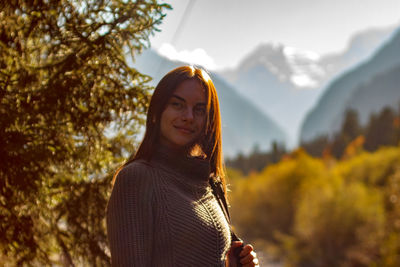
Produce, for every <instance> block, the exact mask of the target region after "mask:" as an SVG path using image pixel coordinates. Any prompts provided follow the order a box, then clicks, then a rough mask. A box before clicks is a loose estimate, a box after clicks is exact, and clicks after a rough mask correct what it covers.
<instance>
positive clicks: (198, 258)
mask: <svg viewBox="0 0 400 267" xmlns="http://www.w3.org/2000/svg"><path fill="white" fill-rule="evenodd" d="M208 177H209V164H208V162H207V161H204V160H200V159H197V158H188V157H186V156H182V155H181V154H179V153H175V152H174V151H171V150H168V149H166V148H165V147H160V148H159V149H158V151H157V153H155V156H154V157H153V158H152V160H151V161H150V162H145V161H143V160H137V161H134V162H132V163H130V164H128V165H127V166H125V167H124V168H123V169H122V170H121V171H120V172H119V174H118V175H117V178H116V181H115V184H114V187H113V190H112V194H111V197H110V200H109V203H108V207H107V232H108V239H109V243H110V250H111V258H112V265H113V266H166V267H167V266H168V267H169V266H185V267H186V266H202V267H203V266H224V262H225V255H226V253H227V251H228V249H229V247H230V243H231V237H230V230H229V225H228V223H227V221H226V219H225V217H224V214H223V212H222V211H221V208H220V206H219V205H218V203H217V201H216V199H215V197H214V195H213V194H212V192H211V189H210V187H209V185H208Z"/></svg>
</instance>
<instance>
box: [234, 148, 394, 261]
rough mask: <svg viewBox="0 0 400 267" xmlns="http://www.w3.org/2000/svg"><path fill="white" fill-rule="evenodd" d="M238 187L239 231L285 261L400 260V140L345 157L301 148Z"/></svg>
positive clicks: (236, 219)
mask: <svg viewBox="0 0 400 267" xmlns="http://www.w3.org/2000/svg"><path fill="white" fill-rule="evenodd" d="M232 188H233V189H232V194H231V203H232V215H233V222H234V223H235V226H236V228H237V230H238V232H239V233H240V234H241V235H242V236H243V237H244V238H245V239H246V241H247V242H252V243H254V244H255V245H256V248H257V249H258V250H264V251H265V252H266V253H267V254H269V255H272V256H274V257H276V258H277V259H279V260H280V261H283V262H284V263H285V264H286V265H287V266H398V265H399V263H400V257H399V255H400V238H399V236H400V147H390V148H389V147H387V148H381V149H379V150H378V151H376V152H374V153H367V152H362V153H360V154H356V155H353V156H352V157H349V158H346V159H343V160H341V161H335V160H333V159H332V158H326V159H317V158H312V157H310V156H308V155H307V154H306V153H304V152H303V151H302V150H298V151H295V152H293V153H292V154H291V155H289V156H288V157H285V158H284V159H283V160H281V161H280V162H279V163H277V164H274V165H270V166H268V167H267V168H265V169H264V170H263V171H262V172H260V173H258V174H256V173H253V174H251V175H249V176H247V177H242V178H241V179H240V178H239V177H237V175H236V178H235V179H234V181H233V185H232Z"/></svg>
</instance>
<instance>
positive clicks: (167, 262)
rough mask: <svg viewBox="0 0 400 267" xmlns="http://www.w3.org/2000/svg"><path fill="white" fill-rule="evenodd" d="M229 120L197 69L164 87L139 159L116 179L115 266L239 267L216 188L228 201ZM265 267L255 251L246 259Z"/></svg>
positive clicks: (154, 101) (183, 71)
mask: <svg viewBox="0 0 400 267" xmlns="http://www.w3.org/2000/svg"><path fill="white" fill-rule="evenodd" d="M224 174H225V173H224V169H223V163H222V147H221V121H220V111H219V103H218V98H217V93H216V90H215V87H214V85H213V83H212V81H211V79H210V78H209V76H208V74H207V73H206V72H205V71H204V70H202V69H200V68H194V67H191V66H184V67H179V68H176V69H174V70H172V71H171V72H169V73H168V74H167V75H166V76H165V77H164V78H162V79H161V81H160V82H159V84H158V85H157V87H156V89H155V91H154V94H153V96H152V98H151V101H150V107H149V110H148V114H147V122H146V133H145V136H144V138H143V141H142V143H141V145H140V146H139V149H138V150H137V152H136V154H134V155H132V156H131V157H130V158H129V159H128V161H127V162H126V163H125V164H124V165H123V167H122V168H121V169H120V170H119V171H118V172H117V174H116V175H115V177H116V178H115V183H114V187H113V191H112V194H111V197H110V200H109V203H108V208H107V231H108V237H109V241H110V249H111V258H112V264H113V265H114V266H236V262H235V259H234V256H233V255H234V253H233V251H234V249H235V248H238V247H240V246H242V242H240V241H233V242H232V241H231V232H230V227H229V224H228V222H227V218H225V215H224V212H223V210H222V208H221V206H220V205H219V203H218V201H217V200H216V197H215V196H214V195H213V193H212V190H211V188H210V186H209V178H210V177H212V179H219V180H220V181H221V183H222V185H223V188H224V192H225V194H226V184H225V175H224ZM239 260H240V261H241V263H242V264H243V266H257V264H258V260H257V257H256V254H255V253H254V251H253V248H252V246H251V245H246V246H243V249H242V251H241V252H240V255H239Z"/></svg>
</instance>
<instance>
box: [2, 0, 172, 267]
mask: <svg viewBox="0 0 400 267" xmlns="http://www.w3.org/2000/svg"><path fill="white" fill-rule="evenodd" d="M0 7H1V9H0V10H1V11H0V160H1V162H2V164H1V165H0V188H1V190H0V231H1V233H2V234H1V237H0V249H1V251H0V259H6V260H7V261H9V262H10V264H12V263H15V264H23V263H25V264H27V265H43V264H46V265H51V264H65V265H75V264H80V265H87V264H89V263H90V264H91V265H108V264H109V255H108V252H107V242H106V235H105V225H104V212H105V206H106V200H107V198H108V194H109V190H110V181H111V173H112V172H113V170H114V169H115V167H116V166H117V165H118V164H120V163H121V162H122V160H123V156H126V153H127V151H132V150H133V144H134V142H133V140H134V136H135V135H136V133H137V132H138V129H139V127H140V125H142V124H143V120H144V115H145V112H146V109H147V104H148V100H149V95H150V90H151V88H150V87H149V86H147V85H146V83H147V82H148V81H149V77H146V76H143V75H142V74H140V73H139V72H138V71H137V70H135V69H133V68H130V67H129V66H128V65H127V64H126V62H125V54H124V50H126V49H125V48H128V49H129V51H130V52H131V54H132V56H135V54H136V53H139V52H140V51H141V49H142V48H144V47H146V46H147V45H148V36H149V35H150V34H152V33H153V32H154V30H156V28H155V26H156V25H157V24H159V23H160V22H161V20H162V18H163V17H164V14H163V13H162V12H163V10H164V9H165V8H169V6H168V5H166V4H158V3H157V1H154V0H151V1H150V0H149V1H135V2H132V1H122V0H121V1H118V0H113V1H102V0H99V1H90V0H87V1H73V0H62V1H40V0H39V1H8V2H1V3H0Z"/></svg>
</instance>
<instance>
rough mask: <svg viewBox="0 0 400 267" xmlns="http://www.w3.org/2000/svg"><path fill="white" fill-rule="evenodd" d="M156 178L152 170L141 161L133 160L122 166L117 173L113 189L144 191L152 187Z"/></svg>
mask: <svg viewBox="0 0 400 267" xmlns="http://www.w3.org/2000/svg"><path fill="white" fill-rule="evenodd" d="M155 176H156V173H155V171H154V168H153V167H152V166H151V165H150V164H149V163H147V162H146V161H143V160H135V161H133V162H130V163H129V164H127V165H125V166H123V167H122V168H121V169H120V170H119V171H118V173H117V176H116V178H115V183H114V189H116V188H120V189H121V190H124V191H125V190H132V189H133V188H136V189H144V188H147V187H152V186H153V181H154V180H156V179H154V178H155Z"/></svg>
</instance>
